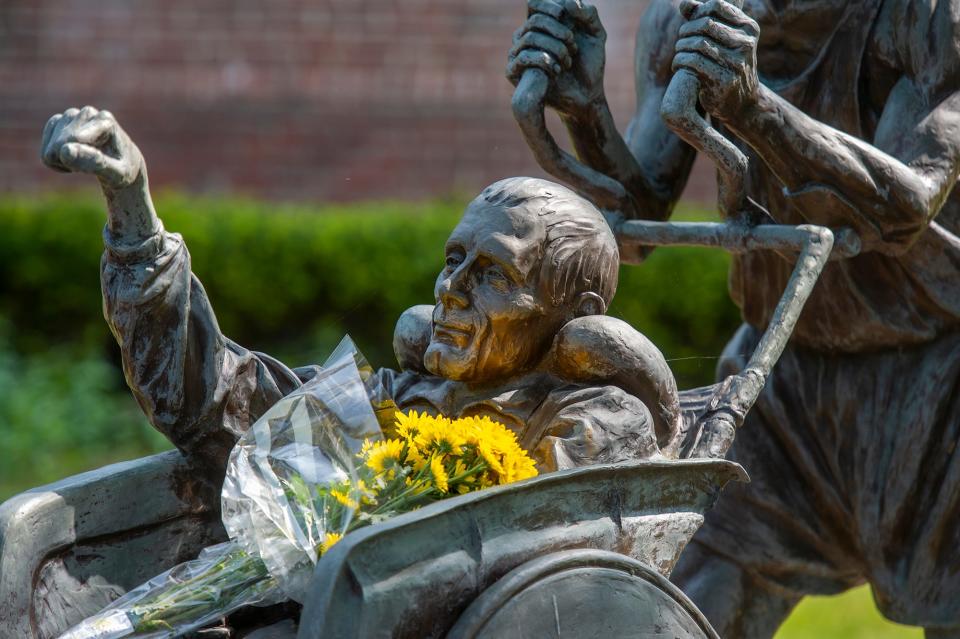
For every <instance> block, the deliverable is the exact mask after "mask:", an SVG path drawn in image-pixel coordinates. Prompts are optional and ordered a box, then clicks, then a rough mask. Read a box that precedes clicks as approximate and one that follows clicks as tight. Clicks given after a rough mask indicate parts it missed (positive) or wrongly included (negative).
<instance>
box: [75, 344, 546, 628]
mask: <svg viewBox="0 0 960 639" xmlns="http://www.w3.org/2000/svg"><path fill="white" fill-rule="evenodd" d="M377 379H378V378H377V376H376V375H374V374H373V371H372V369H371V368H370V367H369V365H368V364H367V363H366V362H365V360H363V358H362V356H360V354H359V353H358V352H357V351H356V349H355V348H354V347H353V344H352V342H350V341H349V340H348V339H347V340H344V342H343V343H342V344H341V346H340V347H339V348H338V349H337V351H335V353H334V354H333V355H332V356H331V358H330V359H329V360H328V361H327V363H326V364H325V365H324V367H323V368H322V369H320V370H319V372H318V373H317V375H316V376H315V377H314V378H313V379H312V380H310V381H309V382H308V383H307V384H305V385H304V386H303V387H301V388H300V389H298V390H297V391H295V392H294V393H291V394H290V395H289V396H287V397H286V398H284V399H283V400H281V401H280V402H278V403H277V404H276V405H275V406H274V407H272V408H271V409H270V410H269V411H268V412H267V413H266V414H265V415H263V417H261V418H260V419H259V420H258V421H257V422H256V424H254V426H253V427H252V428H251V429H250V431H249V432H248V433H247V434H245V435H244V437H242V438H241V440H240V441H239V442H238V443H237V445H236V447H235V448H234V450H233V452H232V454H231V456H230V461H229V463H228V467H227V476H226V479H225V481H224V487H223V493H222V505H223V522H224V526H225V528H226V530H227V533H228V535H229V536H230V539H231V541H229V542H225V543H223V544H219V545H217V546H213V547H211V548H207V549H206V550H204V551H203V553H201V555H200V556H199V557H198V558H197V559H195V560H193V561H190V562H186V563H185V564H181V565H179V566H176V567H175V568H173V569H171V570H169V571H167V572H166V573H163V574H162V575H159V576H157V577H155V578H154V579H152V580H150V581H149V582H147V583H146V584H144V585H142V586H140V587H138V588H136V589H134V590H132V591H131V592H129V593H127V594H126V595H124V596H123V597H121V598H120V599H118V600H117V601H115V602H114V603H113V604H111V605H110V606H109V607H108V608H106V609H105V610H103V611H101V612H100V613H98V614H97V615H95V616H94V617H90V618H88V619H87V620H85V621H84V622H83V623H81V624H80V625H78V626H76V627H74V628H72V629H71V630H70V631H68V632H67V633H66V634H65V635H62V637H61V639H81V638H82V639H119V638H121V637H151V638H160V637H164V638H166V637H177V636H180V635H182V634H184V633H186V632H189V631H192V630H195V629H197V628H199V627H202V626H204V625H207V624H209V623H211V622H213V621H216V620H217V619H219V618H221V617H224V616H226V615H227V614H229V613H230V612H233V611H234V610H236V609H238V608H240V607H242V606H246V605H267V604H271V603H276V602H279V601H283V600H285V599H294V600H296V601H302V600H303V597H304V595H305V593H306V589H307V587H308V584H309V580H310V578H311V576H312V574H313V566H314V565H315V564H316V563H317V561H318V560H319V558H320V557H321V556H322V555H323V554H324V553H325V552H326V551H327V550H329V549H330V547H331V546H333V545H334V544H335V543H337V542H338V541H339V540H340V539H342V537H343V536H344V535H346V534H347V533H349V532H350V531H352V530H355V529H357V528H360V527H362V526H367V525H370V524H376V523H378V522H380V521H383V520H385V519H387V518H389V517H391V516H393V515H396V514H399V513H403V512H408V511H410V510H413V509H416V508H419V507H421V506H423V505H426V504H429V503H431V502H433V501H437V500H440V499H443V498H445V497H448V496H451V495H458V494H464V493H467V492H471V491H474V490H480V489H482V488H487V487H489V486H495V485H499V484H506V483H510V482H513V481H517V480H520V479H525V478H527V477H533V476H535V475H536V474H537V470H536V467H535V465H534V463H533V460H532V459H531V458H530V457H529V456H528V455H527V453H526V452H525V451H524V450H523V449H522V448H520V446H519V444H518V443H517V439H516V436H515V435H514V434H513V433H512V432H511V431H510V430H509V429H507V428H506V427H505V426H503V425H502V424H499V423H497V422H494V421H492V420H490V419H489V418H487V417H464V418H460V419H448V418H446V417H442V416H432V415H427V414H421V413H417V412H415V411H411V412H408V413H402V412H399V411H396V407H395V406H394V405H393V403H392V401H391V400H390V399H389V397H388V396H387V395H386V393H385V392H384V390H383V389H382V388H381V387H380V386H379V383H378V381H377Z"/></svg>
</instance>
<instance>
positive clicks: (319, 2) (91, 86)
mask: <svg viewBox="0 0 960 639" xmlns="http://www.w3.org/2000/svg"><path fill="white" fill-rule="evenodd" d="M596 4H597V6H598V8H599V11H600V15H601V18H602V20H603V22H604V24H605V25H606V27H607V30H608V32H609V38H608V45H607V58H608V62H607V74H606V88H607V93H608V96H609V99H610V103H611V105H612V107H613V111H614V114H615V115H616V117H617V119H618V121H619V123H620V124H621V126H626V123H627V122H628V121H629V118H630V116H631V112H632V109H633V105H634V99H633V90H634V88H633V84H634V83H633V73H632V67H633V57H632V56H633V39H634V33H635V30H636V26H637V23H638V19H639V16H640V14H641V13H642V12H643V10H644V9H645V8H646V6H647V4H648V0H598V1H597V2H596ZM525 7H526V3H525V2H524V1H523V0H270V1H269V2H267V1H264V0H202V1H198V0H3V1H2V2H0V61H2V63H0V190H2V191H8V192H9V191H36V190H39V189H46V188H51V187H53V188H62V186H63V185H64V178H63V177H61V176H57V175H54V174H51V173H50V172H49V171H47V170H45V169H44V168H43V167H41V166H40V163H39V161H38V160H37V143H38V139H39V135H40V131H41V129H42V127H43V124H44V122H45V121H46V119H47V118H48V117H49V116H50V115H52V114H53V113H55V112H59V111H62V110H63V109H65V108H67V107H70V106H83V105H85V104H92V105H94V106H97V107H100V108H106V109H109V110H111V111H113V112H114V114H115V115H116V116H117V118H118V119H119V121H120V122H121V123H122V124H123V126H124V127H125V128H126V129H127V130H128V131H129V132H130V134H131V136H132V137H133V139H134V140H136V142H137V143H138V144H139V146H140V147H141V149H142V150H143V152H144V155H145V156H146V158H147V160H148V162H149V166H150V178H151V182H152V183H153V185H154V186H155V187H156V186H160V187H169V186H174V187H178V188H184V189H188V190H191V191H202V192H230V193H238V192H239V193H246V194H254V195H257V196H262V197H266V198H271V199H284V200H325V201H350V200H358V199H370V198H384V197H388V198H425V197H434V196H437V195H439V194H443V193H450V192H455V191H460V192H476V191H477V190H479V189H480V188H482V187H483V186H485V185H486V184H488V183H490V182H492V181H494V180H495V179H498V178H501V177H504V176H508V175H524V174H527V175H529V174H537V175H540V174H542V172H540V171H539V169H538V168H537V167H536V165H535V164H534V163H533V161H532V160H531V157H530V154H529V152H528V151H527V149H526V146H525V145H524V143H523V141H522V139H521V137H520V135H519V132H518V129H517V127H516V125H515V123H514V122H513V119H512V116H511V114H510V109H509V103H510V94H511V90H512V87H511V86H510V85H509V83H508V82H507V81H506V80H505V79H504V77H503V68H504V66H505V62H506V55H507V51H508V49H509V47H510V41H511V35H512V33H513V31H514V30H515V29H516V28H517V27H518V26H520V25H521V24H522V22H523V20H524V18H525V17H526V9H525ZM554 125H555V126H554V130H555V133H556V134H557V137H558V138H561V137H564V136H563V131H562V130H561V129H560V128H559V127H558V126H557V123H556V120H554ZM713 192H714V180H713V173H712V169H711V168H710V167H709V166H706V165H704V164H703V163H701V164H700V165H698V167H697V170H696V172H695V175H694V178H693V179H692V180H691V183H690V186H689V188H688V189H687V193H686V197H687V198H688V199H693V200H696V201H701V202H708V203H712V202H713V198H714V196H713Z"/></svg>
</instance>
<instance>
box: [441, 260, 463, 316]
mask: <svg viewBox="0 0 960 639" xmlns="http://www.w3.org/2000/svg"><path fill="white" fill-rule="evenodd" d="M467 280H468V274H467V269H465V268H459V269H457V270H456V271H454V272H453V273H451V274H450V276H449V277H447V278H445V279H444V280H443V281H442V282H441V283H440V291H439V293H440V295H439V297H440V302H441V303H442V304H443V305H444V306H446V307H447V308H453V309H458V310H459V309H464V308H467V307H468V306H470V298H469V297H467V291H468V288H469V286H468V282H467Z"/></svg>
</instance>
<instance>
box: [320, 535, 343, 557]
mask: <svg viewBox="0 0 960 639" xmlns="http://www.w3.org/2000/svg"><path fill="white" fill-rule="evenodd" d="M341 539H343V535H341V534H338V533H327V534H326V535H324V537H323V543H321V544H320V554H321V555H324V554H326V552H327V551H328V550H330V547H331V546H333V545H334V544H335V543H337V542H338V541H340V540H341Z"/></svg>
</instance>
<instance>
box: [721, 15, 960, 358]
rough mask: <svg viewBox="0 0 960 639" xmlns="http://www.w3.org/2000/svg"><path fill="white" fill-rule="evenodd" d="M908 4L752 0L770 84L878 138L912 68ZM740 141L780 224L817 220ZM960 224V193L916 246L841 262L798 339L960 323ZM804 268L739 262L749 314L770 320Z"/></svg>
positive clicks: (829, 118)
mask: <svg viewBox="0 0 960 639" xmlns="http://www.w3.org/2000/svg"><path fill="white" fill-rule="evenodd" d="M953 1H954V2H956V0H953ZM885 2H886V5H887V6H884V4H885ZM894 4H896V6H894ZM906 4H908V3H907V0H851V1H846V0H796V1H790V0H748V2H747V3H746V5H745V9H746V10H747V12H748V13H750V15H751V16H752V17H754V19H756V20H757V21H758V23H759V24H760V28H761V36H760V46H759V50H758V67H759V74H760V78H761V81H762V82H763V83H764V84H765V85H767V86H768V87H770V88H771V89H773V90H775V91H777V93H779V94H780V95H781V96H782V97H784V98H785V99H787V100H788V101H789V102H791V103H792V104H794V105H795V106H797V107H798V108H800V109H801V110H803V111H804V112H805V113H807V114H808V115H810V116H811V117H813V118H815V119H817V120H819V121H821V122H823V123H825V124H828V125H830V126H832V127H834V128H836V129H839V130H841V131H844V132H845V133H848V134H851V135H854V136H856V137H859V138H861V139H864V140H867V141H870V142H872V141H873V139H874V135H875V131H876V126H877V122H878V121H879V119H880V116H881V115H882V112H883V109H884V106H885V105H886V103H887V100H888V98H889V96H890V91H891V89H892V88H893V86H894V85H895V83H896V82H897V81H898V80H899V79H900V78H901V77H902V76H903V75H904V74H905V73H906V71H904V70H902V69H898V68H896V67H897V64H898V60H899V59H901V58H902V57H903V56H901V55H900V52H898V51H897V50H896V47H897V46H900V45H897V44H896V38H894V37H892V36H893V33H894V29H895V28H897V29H900V30H901V31H902V30H903V29H904V25H902V24H897V25H895V24H893V21H895V20H896V19H897V17H898V16H902V14H903V12H902V10H901V8H902V7H901V6H900V5H906ZM891 7H893V10H891ZM939 63H943V62H942V61H940V62H939ZM739 144H740V146H741V148H742V149H743V150H744V151H745V152H747V154H748V155H749V156H750V160H751V166H750V175H749V179H748V187H747V188H748V191H749V193H750V195H751V196H752V197H753V198H754V199H755V200H757V201H758V202H760V203H761V204H762V205H763V206H765V207H766V208H767V209H768V210H769V211H770V213H771V214H772V215H773V217H774V218H775V219H776V220H777V221H778V222H781V223H786V224H800V223H803V222H805V221H806V220H805V219H804V218H803V216H802V215H801V213H800V210H799V209H798V208H796V207H795V206H794V205H793V204H792V202H791V200H790V198H789V197H788V196H787V195H785V193H784V191H783V185H782V183H781V182H780V181H779V180H778V179H777V178H776V176H775V175H774V174H773V173H772V172H771V171H770V170H769V169H768V168H767V166H766V165H765V164H764V162H763V161H762V160H761V159H760V158H759V157H757V156H756V154H754V153H753V152H752V151H751V150H750V149H749V148H748V147H747V146H746V145H744V144H742V143H739ZM819 214H822V212H820V213H819ZM958 228H960V194H958V193H957V192H956V190H955V191H954V193H952V194H951V196H950V197H949V199H948V201H947V202H946V204H945V205H944V206H943V208H942V210H941V212H940V214H939V216H938V217H937V219H936V223H935V224H933V225H932V226H931V227H930V228H929V229H927V230H926V231H925V232H924V233H923V235H922V237H921V238H920V239H919V241H917V243H916V244H915V245H913V247H912V248H911V249H909V250H908V251H907V252H906V253H905V254H903V255H898V256H896V257H892V256H889V255H884V254H881V253H878V252H875V251H872V252H865V253H864V254H862V255H860V256H858V257H856V258H853V259H850V260H845V261H838V262H832V263H831V264H830V265H828V267H827V268H826V269H825V271H824V273H823V276H822V277H821V279H820V282H819V283H818V284H817V288H816V290H815V291H814V294H813V296H812V297H811V299H810V300H809V302H808V303H807V306H806V308H805V310H804V313H803V316H802V317H801V319H800V322H799V324H798V326H797V328H796V331H795V333H794V336H795V337H794V339H795V342H797V343H799V344H802V345H805V346H808V347H812V348H816V349H818V350H826V351H864V350H876V349H880V348H890V347H894V346H897V345H902V344H910V343H919V342H925V341H928V340H930V339H933V338H934V337H935V336H936V335H938V334H940V333H942V332H944V331H946V330H951V329H953V328H955V327H957V326H960V277H958V275H960V272H958V267H957V265H958V264H960V239H958V238H957V236H956V235H955V232H956V231H957V230H958ZM792 267H793V265H792V263H790V262H789V261H787V260H784V259H783V258H781V257H779V256H777V255H774V254H772V253H769V252H757V253H750V254H746V255H742V256H738V257H736V258H735V259H734V265H733V269H732V271H731V282H730V287H731V295H732V296H733V297H734V299H735V301H736V302H737V303H738V305H739V306H740V307H741V309H742V311H743V315H744V318H745V319H746V321H748V322H749V323H750V324H753V325H755V326H759V327H762V326H765V325H766V323H767V322H768V321H769V318H770V316H771V315H772V312H773V309H774V308H775V306H776V304H777V301H778V300H779V298H780V295H781V293H782V291H783V289H784V287H785V285H786V282H787V279H788V278H789V276H790V273H791V271H792Z"/></svg>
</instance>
